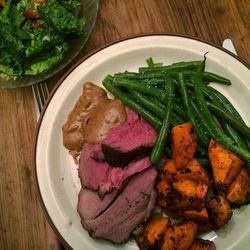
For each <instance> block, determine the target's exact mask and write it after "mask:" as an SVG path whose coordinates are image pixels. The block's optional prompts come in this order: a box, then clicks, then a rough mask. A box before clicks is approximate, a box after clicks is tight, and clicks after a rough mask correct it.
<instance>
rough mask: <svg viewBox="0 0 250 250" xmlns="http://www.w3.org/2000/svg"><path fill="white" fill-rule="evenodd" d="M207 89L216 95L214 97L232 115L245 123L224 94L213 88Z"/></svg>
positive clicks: (208, 87)
mask: <svg viewBox="0 0 250 250" xmlns="http://www.w3.org/2000/svg"><path fill="white" fill-rule="evenodd" d="M206 88H207V89H208V90H209V91H211V92H212V93H214V95H215V96H216V97H217V100H218V102H220V104H221V105H222V106H223V107H224V109H225V110H227V111H228V112H230V114H231V115H233V116H234V118H236V119H238V120H239V121H241V122H242V123H245V122H244V120H243V119H242V117H241V115H240V114H239V112H238V111H237V110H236V109H235V107H234V106H233V105H232V104H231V102H230V101H229V100H228V99H227V98H226V97H225V96H224V95H223V94H222V93H220V92H219V91H218V90H216V89H215V88H213V87H211V86H207V87H206Z"/></svg>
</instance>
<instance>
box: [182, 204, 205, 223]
mask: <svg viewBox="0 0 250 250" xmlns="http://www.w3.org/2000/svg"><path fill="white" fill-rule="evenodd" d="M178 214H179V215H181V216H183V217H185V218H187V219H190V220H193V221H195V222H197V223H207V222H208V221H209V217H208V213H207V209H206V208H205V207H203V208H202V209H201V210H183V211H179V213H178Z"/></svg>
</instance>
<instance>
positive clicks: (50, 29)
mask: <svg viewBox="0 0 250 250" xmlns="http://www.w3.org/2000/svg"><path fill="white" fill-rule="evenodd" d="M80 3H81V1H80V0H61V1H57V0H47V2H46V3H45V4H38V3H32V1H30V0H6V2H5V5H4V7H3V8H2V9H0V78H6V79H16V78H20V77H23V76H24V75H36V74H40V73H44V72H46V71H48V70H49V69H50V68H51V67H53V66H54V65H55V64H57V63H58V62H59V61H61V60H62V59H63V57H64V54H65V51H66V50H67V49H68V45H67V41H68V40H69V39H70V38H71V37H70V36H71V34H74V35H80V34H82V32H83V28H84V25H85V19H84V18H82V19H78V18H77V17H76V16H75V15H74V14H73V10H74V9H75V8H77V7H79V4H80ZM32 8H33V9H34V11H37V12H38V14H39V16H40V17H38V18H36V19H29V18H28V17H26V16H25V11H26V10H27V9H32ZM67 8H68V9H67ZM71 11H72V12H71Z"/></svg>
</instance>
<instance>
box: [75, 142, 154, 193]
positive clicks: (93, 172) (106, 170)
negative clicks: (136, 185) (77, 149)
mask: <svg viewBox="0 0 250 250" xmlns="http://www.w3.org/2000/svg"><path fill="white" fill-rule="evenodd" d="M100 151H101V146H100V144H96V145H91V144H87V143H85V144H84V146H83V149H82V153H81V157H80V164H79V177H80V180H81V184H82V186H83V187H87V188H89V189H92V190H95V191H98V192H99V194H100V195H104V194H106V193H108V192H110V191H111V190H112V189H113V188H115V189H120V188H121V187H122V184H123V183H124V181H125V180H126V179H127V178H129V177H130V176H132V175H134V174H135V173H138V172H141V171H143V170H144V169H146V168H149V167H150V166H151V162H150V160H149V158H148V157H145V158H143V159H141V160H138V161H134V162H132V163H130V164H129V165H128V166H126V167H125V168H113V167H112V166H111V165H110V164H108V163H107V162H104V161H98V160H96V159H95V158H94V157H93V155H96V154H98V153H100Z"/></svg>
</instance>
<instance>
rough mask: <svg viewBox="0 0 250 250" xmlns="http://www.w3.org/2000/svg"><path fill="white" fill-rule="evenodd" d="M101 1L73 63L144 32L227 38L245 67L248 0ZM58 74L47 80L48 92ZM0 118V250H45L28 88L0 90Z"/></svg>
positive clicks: (249, 43)
mask: <svg viewBox="0 0 250 250" xmlns="http://www.w3.org/2000/svg"><path fill="white" fill-rule="evenodd" d="M100 2H101V3H100V12H99V16H98V19H97V23H96V26H95V28H94V31H93V33H92V35H91V37H90V39H89V41H88V43H87V45H86V47H85V48H84V49H83V51H82V52H81V53H80V55H79V56H78V57H77V58H76V60H75V61H74V62H73V63H75V62H76V61H77V60H78V59H79V58H81V57H83V56H84V55H86V54H87V53H89V52H91V51H93V50H95V49H97V48H99V47H100V46H104V45H105V44H107V43H110V42H113V41H116V40H118V39H121V38H124V37H128V36H131V35H136V34H141V33H147V32H168V33H180V34H185V35H190V36H193V37H198V38H201V39H204V40H207V41H209V42H212V43H214V44H216V45H221V43H222V41H223V40H224V39H225V38H227V37H229V38H231V39H232V40H233V41H234V44H235V47H236V50H237V52H238V54H239V55H240V57H241V58H242V59H243V60H245V61H246V62H247V63H250V50H249V49H250V29H249V27H250V4H249V0H126V1H125V0H101V1H100ZM73 63H72V64H73ZM72 64H71V65H72ZM69 67H70V66H69ZM69 67H68V68H69ZM66 70H67V69H65V71H66ZM62 74H63V72H61V73H60V74H58V75H56V76H54V77H53V78H51V79H50V80H48V83H49V86H50V89H52V88H53V87H54V86H55V84H56V82H57V81H58V79H59V78H60V77H61V75H62ZM0 117H1V122H0V150H1V153H0V249H11V250H13V249H21V250H22V249H23V250H24V249H25V250H26V249H46V238H45V237H46V234H45V222H44V217H43V213H42V211H41V209H40V205H39V203H38V201H37V198H36V193H35V179H34V174H33V166H32V142H33V138H34V134H35V125H36V118H35V113H34V109H33V99H32V92H31V88H23V89H17V90H4V91H0Z"/></svg>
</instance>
